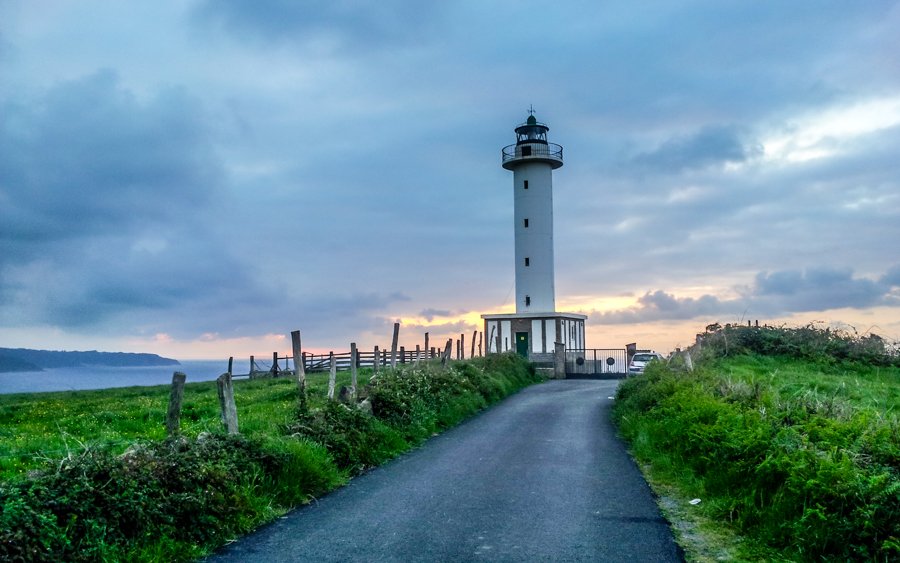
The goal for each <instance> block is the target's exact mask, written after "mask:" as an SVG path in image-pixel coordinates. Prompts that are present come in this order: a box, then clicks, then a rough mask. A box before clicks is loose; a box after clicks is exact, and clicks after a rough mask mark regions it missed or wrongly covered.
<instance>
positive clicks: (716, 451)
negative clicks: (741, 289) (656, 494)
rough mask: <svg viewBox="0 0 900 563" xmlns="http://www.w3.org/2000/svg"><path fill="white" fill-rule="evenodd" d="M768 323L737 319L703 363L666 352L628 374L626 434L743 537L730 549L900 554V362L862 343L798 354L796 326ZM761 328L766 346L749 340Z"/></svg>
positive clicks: (623, 390) (698, 511)
mask: <svg viewBox="0 0 900 563" xmlns="http://www.w3.org/2000/svg"><path fill="white" fill-rule="evenodd" d="M808 328H809V327H806V329H808ZM751 330H754V329H747V331H748V332H749V331H751ZM766 330H767V333H766V334H765V335H764V338H759V335H758V334H757V335H753V334H746V335H742V334H740V331H736V330H734V329H732V332H731V333H730V334H729V335H728V336H729V338H730V344H729V347H730V350H729V352H728V355H727V356H726V355H724V353H723V350H724V348H723V347H716V346H708V347H707V348H708V349H707V350H706V351H705V352H704V354H703V357H701V359H700V361H697V362H695V367H696V369H695V370H694V371H693V372H687V371H683V370H678V369H675V368H673V367H671V366H667V365H665V364H663V363H657V364H653V365H651V366H650V367H648V369H647V371H646V373H645V374H644V375H643V376H640V377H636V378H632V379H629V380H627V381H625V382H623V383H622V385H621V386H620V387H619V389H618V392H617V401H616V405H615V408H614V414H613V416H614V418H615V420H616V422H617V424H618V427H619V429H620V432H621V434H622V436H623V437H624V438H625V439H626V440H627V441H628V442H629V444H630V446H631V448H632V451H633V454H634V455H635V457H636V458H637V459H638V461H639V462H640V463H642V464H643V465H645V466H646V467H647V470H648V472H649V474H650V477H651V480H652V481H656V482H657V483H658V485H659V486H660V487H661V488H668V490H667V494H669V496H671V497H674V498H675V502H676V504H677V505H678V506H679V507H680V508H679V510H682V511H688V510H690V511H692V512H693V513H694V515H695V516H696V519H695V523H696V524H697V526H698V527H699V528H703V527H707V528H709V527H710V526H711V525H712V528H715V526H716V525H719V526H722V525H724V526H727V528H728V529H727V530H725V531H724V532H723V534H724V535H726V536H731V537H734V534H737V535H738V537H743V541H740V540H735V541H733V542H732V543H733V546H732V547H733V550H732V552H731V555H730V556H731V557H734V558H736V559H746V560H787V561H814V560H834V561H845V560H866V561H895V560H898V559H900V421H898V410H897V409H898V406H900V367H898V366H897V365H895V363H894V359H893V357H892V356H888V357H887V358H884V359H879V360H878V361H870V359H869V358H862V359H852V360H851V359H848V356H847V354H846V350H848V349H851V348H852V346H840V345H836V346H834V349H836V350H839V351H840V352H841V354H839V355H838V356H835V355H832V354H830V353H829V352H828V351H827V349H826V348H825V347H820V350H822V351H821V352H820V353H819V355H816V354H814V353H810V351H809V350H810V348H809V347H807V348H803V347H802V346H797V347H796V350H802V353H800V352H795V353H790V354H786V353H785V346H784V344H785V343H784V342H781V341H779V340H780V339H779V336H778V333H777V330H782V331H783V333H784V340H790V339H795V338H797V334H796V333H793V332H792V331H791V330H790V329H777V330H776V329H766ZM813 336H815V337H819V336H821V335H818V334H813ZM754 338H756V339H757V340H759V341H761V342H762V343H763V344H764V345H765V346H766V348H765V349H760V347H755V346H754V345H751V346H742V347H741V346H738V345H737V343H739V342H741V340H742V339H743V341H744V342H748V341H750V342H752V340H753V339H754ZM825 340H826V341H827V342H831V343H833V340H834V339H833V338H832V337H831V335H828V338H827V339H825ZM800 343H801V344H803V343H804V339H803V338H801V339H800ZM773 349H777V355H772V354H773ZM695 352H696V351H695ZM866 353H868V352H866ZM691 498H700V499H702V502H701V503H700V504H699V505H697V506H690V509H687V508H685V503H686V501H687V500H688V499H691ZM689 517H693V516H689ZM685 547H686V549H687V551H688V554H689V555H690V554H691V550H690V548H689V546H685ZM712 551H714V550H712ZM696 558H697V559H700V560H702V559H703V557H700V556H697V557H696Z"/></svg>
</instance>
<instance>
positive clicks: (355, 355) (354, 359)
mask: <svg viewBox="0 0 900 563" xmlns="http://www.w3.org/2000/svg"><path fill="white" fill-rule="evenodd" d="M358 363H359V350H357V349H356V342H351V343H350V396H351V397H352V398H353V400H354V402H355V401H356V383H357V375H356V368H357V364H358Z"/></svg>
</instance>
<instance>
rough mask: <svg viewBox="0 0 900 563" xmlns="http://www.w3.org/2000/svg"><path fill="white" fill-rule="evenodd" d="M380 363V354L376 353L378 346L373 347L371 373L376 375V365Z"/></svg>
mask: <svg viewBox="0 0 900 563" xmlns="http://www.w3.org/2000/svg"><path fill="white" fill-rule="evenodd" d="M380 362H381V353H380V352H379V351H378V346H376V347H375V355H374V356H372V373H373V374H375V373H378V364H379V363H380Z"/></svg>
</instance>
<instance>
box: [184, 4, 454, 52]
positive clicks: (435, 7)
mask: <svg viewBox="0 0 900 563" xmlns="http://www.w3.org/2000/svg"><path fill="white" fill-rule="evenodd" d="M440 10H441V4H440V3H432V2H415V1H413V0H383V1H382V2H379V3H378V4H370V5H365V4H359V3H355V2H344V1H329V0H307V1H304V2H292V1H290V0H278V1H274V2H264V3H259V2H253V1H251V0H227V1H224V2H222V1H209V0H207V1H205V2H202V3H201V4H199V5H198V6H197V7H196V8H195V9H194V19H195V21H197V22H199V23H201V24H215V25H221V26H223V27H224V28H225V29H227V30H229V31H233V32H235V33H238V34H240V35H245V36H246V35H249V36H252V37H254V38H256V39H258V40H263V41H265V42H271V41H278V42H282V41H290V42H297V43H301V44H307V43H312V42H315V43H318V44H320V45H325V46H333V47H338V48H341V49H345V48H358V49H361V50H362V51H367V50H370V49H380V48H383V47H385V46H396V45H397V44H403V43H406V42H409V41H423V40H426V39H427V38H428V37H429V36H431V33H430V31H431V30H432V26H431V21H432V19H433V18H434V16H435V15H436V13H437V12H439V11H440Z"/></svg>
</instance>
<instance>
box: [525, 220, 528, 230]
mask: <svg viewBox="0 0 900 563" xmlns="http://www.w3.org/2000/svg"><path fill="white" fill-rule="evenodd" d="M525 228H526V229H527V228H528V219H525Z"/></svg>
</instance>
